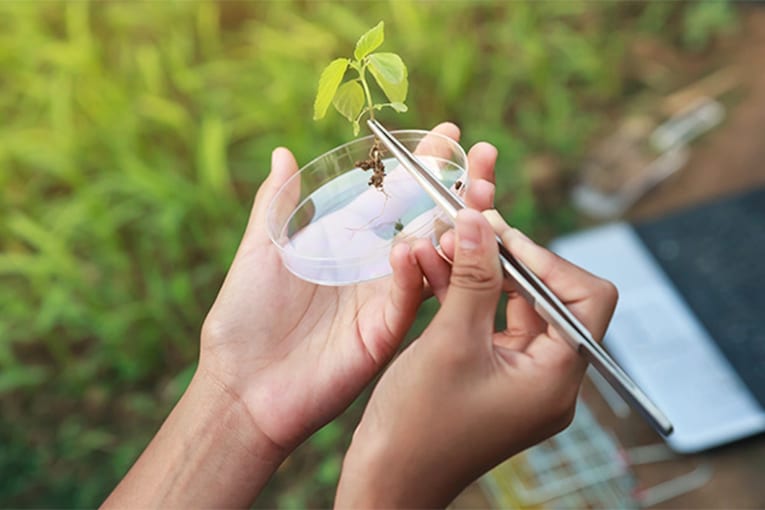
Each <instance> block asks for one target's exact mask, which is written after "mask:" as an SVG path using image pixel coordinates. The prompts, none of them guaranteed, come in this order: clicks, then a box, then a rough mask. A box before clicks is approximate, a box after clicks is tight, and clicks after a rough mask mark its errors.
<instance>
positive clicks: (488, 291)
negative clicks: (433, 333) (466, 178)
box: [440, 209, 502, 335]
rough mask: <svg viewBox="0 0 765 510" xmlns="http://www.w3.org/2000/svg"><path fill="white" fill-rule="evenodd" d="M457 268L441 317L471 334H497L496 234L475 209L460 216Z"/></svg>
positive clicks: (498, 273)
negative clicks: (460, 325) (457, 323)
mask: <svg viewBox="0 0 765 510" xmlns="http://www.w3.org/2000/svg"><path fill="white" fill-rule="evenodd" d="M456 223H457V225H456V243H455V247H454V264H453V266H452V274H451V279H450V282H449V288H448V289H447V291H446V298H445V299H444V304H443V306H442V309H441V311H440V314H442V315H444V316H446V317H451V318H453V319H456V320H459V321H460V322H461V323H462V324H466V325H468V326H469V328H470V330H471V332H473V333H477V334H489V335H490V334H491V333H493V332H494V315H495V310H496V308H497V302H498V301H499V295H500V291H501V288H502V272H501V270H500V266H499V253H498V250H497V242H496V237H495V234H494V232H493V231H492V229H491V226H490V225H489V223H488V221H486V219H485V218H484V217H483V216H482V215H481V213H479V212H478V211H475V210H473V209H464V210H462V211H460V212H459V214H457V222H456Z"/></svg>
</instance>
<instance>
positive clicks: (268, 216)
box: [266, 129, 468, 264]
mask: <svg viewBox="0 0 765 510" xmlns="http://www.w3.org/2000/svg"><path fill="white" fill-rule="evenodd" d="M391 134H392V135H394V136H396V137H398V136H401V135H422V136H423V137H425V136H435V137H437V138H440V139H442V140H444V141H446V142H448V143H449V144H450V145H452V146H453V147H454V148H455V149H456V151H457V153H458V154H459V155H460V157H461V158H462V160H463V161H464V162H465V164H464V167H463V168H462V175H461V176H460V177H459V178H458V179H459V180H461V181H462V182H463V185H462V186H461V188H460V190H461V191H462V190H465V189H467V184H468V183H467V174H468V158H467V154H466V153H465V149H463V148H462V146H461V145H460V144H459V142H457V141H456V140H454V139H453V138H450V137H448V136H446V135H442V134H441V133H436V132H434V131H426V130H424V129H401V130H397V131H391ZM374 138H375V136H374V135H368V136H365V137H363V138H356V139H355V140H351V141H350V142H346V143H344V144H343V145H338V146H337V147H335V148H334V149H332V150H330V151H327V152H325V153H323V154H321V155H319V156H317V157H315V158H313V159H312V160H311V161H310V162H308V163H307V164H305V165H303V166H302V167H301V168H300V169H299V170H298V171H297V172H296V173H295V175H293V176H292V177H290V178H289V179H287V181H286V182H285V183H284V184H282V185H281V186H280V187H279V189H278V190H277V191H276V193H275V194H274V196H273V198H272V199H271V203H270V204H269V205H268V209H267V211H266V230H268V237H269V239H271V242H272V243H273V244H274V246H276V247H277V248H278V249H279V251H280V252H281V253H282V254H284V253H285V252H286V250H285V249H284V247H283V246H282V244H281V243H280V242H279V239H280V238H281V236H279V238H277V237H276V235H275V233H274V231H273V230H274V229H272V228H271V225H272V221H271V218H272V216H273V214H274V204H275V202H276V200H277V198H278V197H279V196H280V195H281V194H282V192H283V191H284V190H285V189H287V188H288V187H289V186H290V184H292V183H293V180H295V179H300V178H301V176H302V174H303V172H304V171H305V170H307V169H309V168H311V166H313V165H314V164H315V163H317V162H318V161H320V160H322V159H324V158H328V157H331V156H332V154H335V153H337V152H341V151H343V150H347V149H348V147H349V146H351V145H355V144H360V143H364V142H369V143H372V142H373V141H374ZM351 170H353V169H352V168H349V169H348V170H347V171H351ZM434 206H435V207H438V206H437V205H435V204H434ZM439 214H440V211H439ZM444 218H446V216H445V215H444ZM281 227H282V226H281V225H280V227H279V230H280V231H281ZM424 228H425V227H422V228H420V229H418V230H417V231H415V232H413V233H412V234H419V233H420V232H421V231H422V230H423V229H424ZM299 257H300V259H301V260H305V261H314V262H325V261H326V262H329V261H335V262H338V263H348V262H354V263H356V264H360V263H362V262H365V261H367V260H370V259H371V260H374V259H375V258H376V256H375V255H374V254H371V253H370V254H369V255H367V256H366V257H358V256H352V257H311V256H303V255H299Z"/></svg>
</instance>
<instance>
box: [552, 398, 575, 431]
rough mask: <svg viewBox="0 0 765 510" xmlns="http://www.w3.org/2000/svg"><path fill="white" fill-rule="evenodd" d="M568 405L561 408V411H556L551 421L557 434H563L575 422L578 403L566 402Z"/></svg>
mask: <svg viewBox="0 0 765 510" xmlns="http://www.w3.org/2000/svg"><path fill="white" fill-rule="evenodd" d="M565 404H566V405H561V406H559V409H557V410H556V411H555V413H554V414H553V416H552V419H551V420H550V423H551V425H552V427H553V429H554V430H555V432H554V433H555V434H557V433H558V432H561V431H563V430H565V429H566V428H568V426H569V425H571V422H573V421H574V415H575V414H576V401H573V402H565Z"/></svg>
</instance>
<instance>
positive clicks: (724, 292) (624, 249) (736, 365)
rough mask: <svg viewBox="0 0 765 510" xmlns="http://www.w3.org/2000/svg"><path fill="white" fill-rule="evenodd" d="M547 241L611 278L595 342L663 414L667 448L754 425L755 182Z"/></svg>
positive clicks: (720, 438)
mask: <svg viewBox="0 0 765 510" xmlns="http://www.w3.org/2000/svg"><path fill="white" fill-rule="evenodd" d="M552 249H553V251H555V252H557V253H558V254H560V255H561V256H563V257H564V258H567V259H569V260H571V261H572V262H574V263H575V264H577V265H580V266H582V267H584V268H585V269H587V270H588V271H590V272H592V273H594V274H597V275H599V276H602V277H604V278H607V279H609V280H611V281H612V282H614V284H615V285H616V286H617V287H618V289H619V303H618V305H617V308H616V311H615V313H614V317H613V319H612V321H611V324H610V326H609V329H608V332H607V333H606V336H605V339H604V344H605V346H606V348H607V349H608V350H609V351H610V352H611V353H612V354H613V356H614V357H615V358H616V359H617V361H618V362H619V363H620V364H621V365H622V367H623V368H624V369H625V370H626V371H627V372H628V373H629V374H630V375H631V376H632V377H633V378H634V379H635V381H636V382H637V383H638V384H639V385H640V386H641V387H642V388H643V389H644V390H645V392H646V393H647V394H648V395H649V397H651V399H652V400H654V402H655V403H656V404H657V405H658V406H659V407H660V408H661V409H662V410H663V411H664V412H665V413H666V414H667V416H668V417H669V419H670V420H671V421H672V422H673V424H674V426H675V432H674V434H672V435H671V436H669V437H668V438H667V443H668V444H669V446H670V447H671V448H672V449H674V450H675V451H678V452H685V453H687V452H695V451H700V450H705V449H708V448H712V447H715V446H719V445H722V444H725V443H728V442H731V441H735V440H737V439H741V438H744V437H747V436H750V435H753V434H757V433H760V432H762V431H765V188H763V189H758V190H754V191H749V192H746V193H743V194H740V195H737V196H734V197H728V198H725V199H722V200H718V201H715V202H711V203H707V204H703V205H701V206H696V207H693V208H690V209H686V210H682V211H679V212H677V213H673V214H671V215H669V216H666V217H663V218H660V219H657V220H653V221H650V222H646V223H639V224H634V225H633V224H629V223H626V222H621V223H612V224H608V225H605V226H601V227H597V228H594V229H591V230H587V231H583V232H579V233H575V234H572V235H569V236H566V237H563V238H559V239H557V240H556V241H554V242H553V243H552Z"/></svg>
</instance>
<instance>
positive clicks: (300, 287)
mask: <svg viewBox="0 0 765 510" xmlns="http://www.w3.org/2000/svg"><path fill="white" fill-rule="evenodd" d="M434 131H437V132H439V133H441V134H443V135H446V136H450V137H452V138H454V139H458V138H459V129H458V128H457V127H456V126H455V125H453V124H449V123H445V124H441V125H439V126H437V127H436V128H435V129H434ZM469 166H470V167H471V168H472V167H473V166H475V168H476V169H475V170H471V176H472V173H476V175H482V173H481V172H483V173H485V172H486V165H485V164H484V162H483V161H482V160H481V159H480V158H478V159H476V158H472V159H471V161H470V165H469ZM296 171H297V164H296V162H295V160H294V158H293V157H292V155H291V154H290V153H289V151H287V150H286V149H278V150H277V151H275V152H274V155H273V163H272V171H271V174H270V176H269V177H268V179H267V180H266V182H265V183H264V184H263V185H262V186H261V188H260V190H259V192H258V195H257V197H256V200H255V204H254V207H253V212H252V215H251V218H250V221H249V225H248V226H247V231H246V232H245V234H244V238H243V239H242V243H241V246H240V247H239V250H238V251H237V254H236V256H235V258H234V261H233V263H232V266H231V269H230V272H229V274H228V276H227V277H226V280H225V282H224V284H223V287H222V289H221V291H220V294H219V295H218V298H217V299H216V301H215V304H214V305H213V307H212V309H211V311H210V313H209V315H208V317H207V319H206V321H205V324H204V327H203V332H202V344H201V355H200V371H202V372H205V373H208V374H212V376H213V379H214V380H216V381H217V382H218V384H219V385H220V386H222V387H225V389H226V392H227V393H228V394H231V395H234V396H235V398H237V399H240V400H241V402H242V403H243V404H244V406H245V407H246V408H247V409H248V411H249V413H250V414H251V416H252V420H253V422H254V424H255V426H256V427H257V428H258V429H260V431H262V433H263V434H264V435H265V436H266V437H268V438H269V439H270V440H271V442H272V443H273V445H274V446H275V448H276V449H277V450H280V451H283V452H289V451H290V450H292V449H293V448H294V447H295V446H297V445H298V444H299V443H300V442H302V441H303V440H304V439H305V438H307V437H308V436H309V435H310V434H311V433H312V432H313V431H315V430H316V429H317V428H319V427H320V426H322V425H323V424H325V423H327V422H328V421H329V420H331V419H332V418H334V417H335V416H337V415H338V414H339V413H340V412H342V411H343V410H344V409H345V408H346V407H347V406H348V405H349V404H350V403H351V402H352V401H353V400H354V399H355V398H356V397H357V396H358V394H359V393H360V392H361V390H362V389H363V388H364V387H365V386H366V385H367V384H368V383H369V382H370V381H371V380H372V378H373V377H374V376H375V375H376V374H377V373H378V372H379V370H380V369H381V368H382V367H384V366H385V365H386V364H387V363H388V361H389V360H390V359H391V357H392V356H393V354H394V353H395V352H396V350H397V349H398V346H399V344H400V342H401V341H402V339H403V337H404V335H405V333H406V331H407V330H408V328H409V327H410V326H411V324H412V321H413V320H414V317H415V313H416V310H417V307H418V306H419V304H420V302H421V299H422V293H423V274H422V272H421V270H420V267H419V265H418V264H416V263H415V259H414V256H413V255H412V254H411V251H410V249H409V247H408V246H407V245H406V244H404V243H402V244H399V245H397V246H395V248H394V249H393V251H392V253H391V265H392V266H393V268H394V274H393V275H392V276H390V277H387V278H382V279H378V280H374V281H371V282H366V283H362V284H357V285H350V286H344V287H327V286H319V285H316V284H313V283H309V282H306V281H304V280H301V279H299V278H297V277H295V276H294V275H293V274H292V273H290V272H289V271H288V270H287V269H286V267H285V266H284V265H283V263H282V260H281V257H280V255H279V252H278V249H277V248H276V247H275V246H274V244H273V243H272V242H271V240H270V238H269V236H268V233H267V230H266V209H267V207H268V204H269V203H270V201H271V198H272V197H273V196H274V195H275V194H276V192H277V190H278V189H279V188H280V187H281V185H282V184H283V183H285V182H286V181H287V180H288V179H289V178H290V177H291V176H292V175H293V174H294V173H295V172H296ZM479 188H480V187H479ZM468 201H469V202H471V203H474V204H477V205H482V206H483V207H487V206H488V205H489V204H491V201H492V197H491V196H485V195H482V194H481V193H480V190H478V191H476V192H474V193H471V194H470V195H469V196H468Z"/></svg>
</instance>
